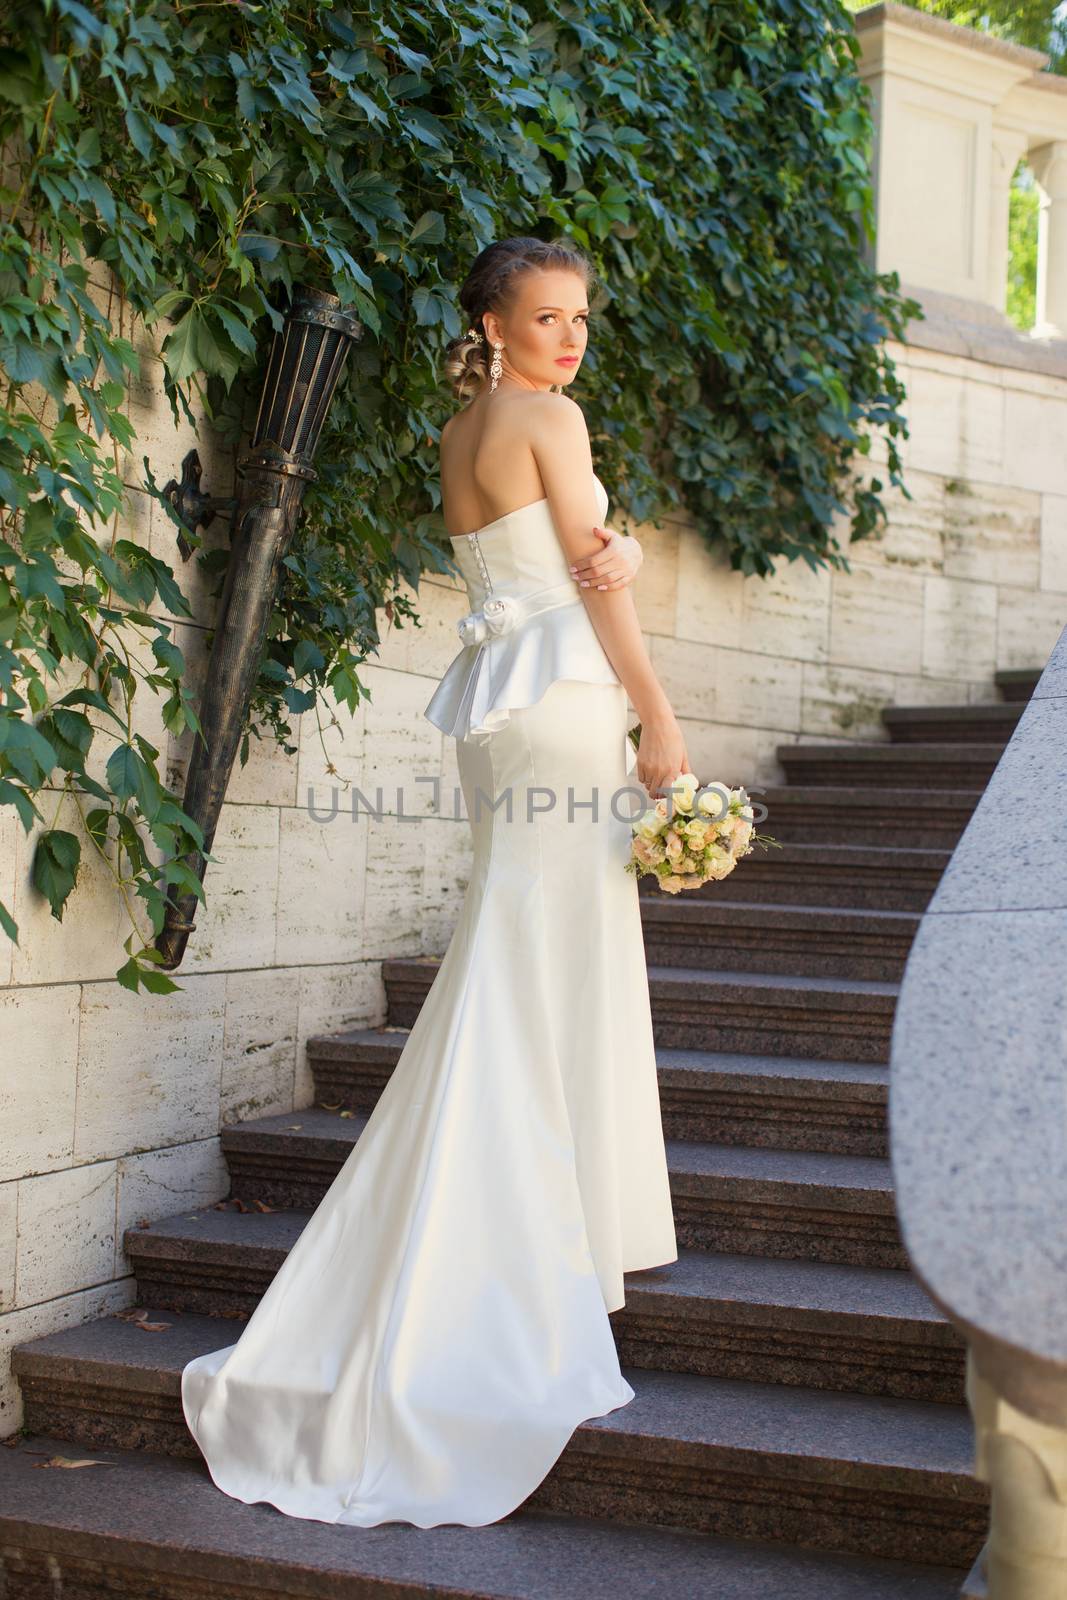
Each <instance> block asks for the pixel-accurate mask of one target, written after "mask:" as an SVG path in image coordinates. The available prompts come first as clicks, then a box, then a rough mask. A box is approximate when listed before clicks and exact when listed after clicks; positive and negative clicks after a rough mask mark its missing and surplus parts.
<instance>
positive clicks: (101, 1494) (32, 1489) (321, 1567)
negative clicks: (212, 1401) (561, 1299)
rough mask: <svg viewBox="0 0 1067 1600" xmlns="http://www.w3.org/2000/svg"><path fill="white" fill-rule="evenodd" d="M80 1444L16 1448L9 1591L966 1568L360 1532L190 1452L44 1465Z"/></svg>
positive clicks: (859, 1597)
mask: <svg viewBox="0 0 1067 1600" xmlns="http://www.w3.org/2000/svg"><path fill="white" fill-rule="evenodd" d="M70 1455H71V1451H70V1448H69V1446H68V1444H67V1442H66V1441H65V1440H63V1439H59V1438H54V1437H49V1436H47V1435H43V1434H42V1435H37V1436H35V1437H33V1438H31V1439H26V1440H22V1441H19V1442H18V1443H17V1445H16V1446H15V1447H14V1448H11V1449H7V1450H0V1563H2V1565H0V1574H2V1576H3V1581H4V1584H5V1589H4V1592H5V1593H6V1594H7V1595H8V1596H10V1600H45V1597H49V1600H52V1597H57V1596H60V1595H62V1596H63V1597H67V1596H69V1597H70V1600H89V1597H90V1596H92V1597H94V1600H95V1597H100V1600H103V1596H105V1595H106V1596H107V1597H108V1600H401V1597H404V1600H415V1597H418V1596H422V1595H425V1596H430V1595H433V1596H434V1597H435V1600H488V1597H489V1596H493V1597H494V1600H571V1597H574V1596H578V1595H581V1596H582V1600H620V1597H622V1596H625V1600H644V1597H649V1600H651V1596H653V1595H659V1596H664V1597H667V1596H669V1597H670V1600H708V1597H709V1596H718V1597H721V1600H730V1597H736V1600H783V1597H785V1596H788V1597H789V1600H958V1594H959V1585H960V1579H961V1577H962V1570H963V1569H962V1565H961V1566H960V1567H958V1568H953V1567H948V1566H943V1565H932V1564H931V1565H917V1564H913V1563H911V1562H908V1561H903V1560H886V1559H878V1558H876V1557H870V1556H862V1555H841V1554H835V1553H831V1552H828V1551H819V1550H812V1549H790V1548H789V1547H788V1546H787V1545H784V1544H781V1543H770V1542H767V1543H764V1542H757V1541H754V1540H745V1541H742V1540H727V1539H723V1538H716V1537H710V1536H707V1535H704V1536H702V1535H700V1534H695V1533H692V1532H688V1531H682V1530H676V1529H672V1528H665V1527H660V1528H657V1527H650V1526H638V1525H634V1526H631V1525H628V1524H625V1523H621V1522H619V1523H607V1522H602V1521H599V1520H593V1519H591V1518H584V1517H561V1516H554V1515H546V1514H544V1513H543V1512H542V1513H539V1512H535V1511H525V1510H519V1511H514V1512H512V1513H511V1515H510V1516H508V1517H505V1518H503V1519H502V1520H501V1521H500V1522H496V1523H490V1524H488V1525H487V1526H484V1527H464V1526H463V1525H462V1524H459V1523H452V1524H449V1525H446V1526H442V1527H437V1528H415V1527H412V1526H410V1525H409V1524H406V1523H398V1522H392V1523H383V1524H381V1525H380V1526H378V1527H376V1528H346V1527H343V1526H340V1525H337V1526H333V1525H330V1524H328V1523H324V1522H313V1521H308V1520H303V1519H299V1518H294V1517H285V1516H281V1515H280V1514H279V1513H278V1512H277V1511H275V1510H274V1508H273V1507H272V1506H270V1505H268V1504H266V1503H261V1504H258V1505H244V1504H243V1503H242V1502H241V1501H238V1500H234V1499H232V1498H231V1497H230V1496H228V1495H223V1494H221V1493H220V1491H219V1490H218V1489H216V1487H215V1485H214V1484H213V1483H212V1481H211V1479H210V1477H209V1476H208V1474H207V1472H206V1470H205V1469H204V1467H203V1465H202V1464H201V1462H199V1461H192V1460H188V1459H182V1458H180V1457H173V1456H165V1455H159V1454H156V1453H147V1452H142V1451H129V1450H118V1449H114V1448H98V1449H94V1450H93V1451H92V1453H91V1456H90V1457H89V1458H88V1459H93V1460H99V1461H101V1462H103V1463H106V1464H105V1465H101V1466H93V1467H85V1468H82V1469H81V1470H79V1471H56V1470H53V1471H45V1472H42V1471H40V1470H39V1469H40V1468H41V1466H42V1465H43V1464H44V1462H45V1461H47V1460H50V1459H53V1458H55V1457H57V1456H59V1457H69V1456H70ZM945 1559H948V1557H947V1556H946V1555H945V1553H944V1552H941V1551H939V1552H938V1560H939V1561H943V1560H945Z"/></svg>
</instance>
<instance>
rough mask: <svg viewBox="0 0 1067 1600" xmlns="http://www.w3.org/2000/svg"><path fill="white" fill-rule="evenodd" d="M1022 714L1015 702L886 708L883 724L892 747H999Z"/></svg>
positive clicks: (1014, 727) (1007, 738)
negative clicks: (933, 744) (934, 744)
mask: <svg viewBox="0 0 1067 1600" xmlns="http://www.w3.org/2000/svg"><path fill="white" fill-rule="evenodd" d="M1022 714H1023V706H1022V705H1020V704H1018V703H1016V704H1014V705H1009V704H997V703H996V701H993V702H991V703H990V704H989V705H973V706H886V707H885V708H884V709H883V711H882V722H883V723H884V724H885V727H886V729H887V731H888V733H889V737H890V739H892V741H893V743H894V744H908V743H913V742H920V743H929V742H931V741H933V740H935V739H936V740H939V741H940V742H941V743H943V744H975V743H979V744H999V745H1001V746H1004V745H1006V744H1007V742H1008V740H1009V739H1010V738H1011V736H1012V734H1013V733H1014V732H1015V729H1016V727H1017V725H1018V722H1019V718H1020V717H1021V716H1022Z"/></svg>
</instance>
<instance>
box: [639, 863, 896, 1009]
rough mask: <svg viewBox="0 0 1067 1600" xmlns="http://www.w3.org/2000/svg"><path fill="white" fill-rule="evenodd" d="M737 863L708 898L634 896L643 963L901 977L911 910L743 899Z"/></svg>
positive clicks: (815, 975)
mask: <svg viewBox="0 0 1067 1600" xmlns="http://www.w3.org/2000/svg"><path fill="white" fill-rule="evenodd" d="M744 866H745V863H742V864H741V865H740V866H738V867H737V868H736V869H735V871H734V872H733V873H732V874H731V875H730V880H729V883H722V884H720V885H718V888H719V894H718V895H715V896H712V895H707V894H705V893H704V891H703V890H701V891H700V892H699V893H695V894H692V895H689V894H681V895H667V894H664V893H662V892H657V893H656V894H655V895H654V896H648V895H643V896H641V917H642V926H643V931H644V939H645V958H646V961H647V963H648V965H649V966H657V965H658V966H665V967H703V966H708V967H715V968H720V969H726V970H730V971H737V972H780V973H784V974H788V975H792V976H796V977H807V978H818V977H842V978H869V979H873V980H874V981H875V982H881V983H896V982H898V981H899V980H900V978H901V977H902V975H903V972H904V963H905V961H906V960H907V959H908V951H909V950H910V949H911V944H912V940H913V939H914V938H915V935H916V933H917V932H918V930H919V916H918V913H916V912H914V911H882V910H871V909H867V910H852V909H845V908H842V907H837V906H825V905H807V906H797V905H789V904H775V903H773V902H764V903H763V904H760V905H751V904H746V903H745V902H744V901H743V900H735V899H734V898H733V895H732V889H733V884H734V881H735V880H736V878H737V877H738V875H739V874H740V873H742V872H743V871H744Z"/></svg>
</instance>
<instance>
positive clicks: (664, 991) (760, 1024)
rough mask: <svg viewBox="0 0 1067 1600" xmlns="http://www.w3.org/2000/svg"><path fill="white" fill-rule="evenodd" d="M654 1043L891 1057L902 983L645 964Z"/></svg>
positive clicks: (769, 1052) (829, 1055) (865, 1058)
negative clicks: (891, 1037) (890, 1052)
mask: <svg viewBox="0 0 1067 1600" xmlns="http://www.w3.org/2000/svg"><path fill="white" fill-rule="evenodd" d="M648 987H649V995H650V998H651V1002H652V1021H653V1025H654V1028H655V1036H656V1043H657V1045H660V1044H662V1045H668V1046H673V1047H675V1048H681V1049H686V1050H726V1051H731V1052H738V1051H740V1052H744V1053H746V1054H753V1055H764V1054H766V1055H795V1056H807V1057H810V1058H812V1059H818V1060H824V1061H835V1060H848V1061H882V1062H887V1061H888V1060H889V1040H890V1035H891V1034H892V1030H893V1014H894V1011H895V1008H896V1002H897V995H898V993H899V989H900V986H899V984H896V983H876V982H874V981H872V980H869V979H861V978H836V977H835V978H800V977H792V976H789V975H783V974H781V973H767V972H745V973H739V972H728V971H718V972H716V971H704V970H694V969H691V968H690V969H687V968H684V967H662V966H650V967H649V968H648Z"/></svg>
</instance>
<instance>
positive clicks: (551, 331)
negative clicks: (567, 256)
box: [482, 267, 589, 389]
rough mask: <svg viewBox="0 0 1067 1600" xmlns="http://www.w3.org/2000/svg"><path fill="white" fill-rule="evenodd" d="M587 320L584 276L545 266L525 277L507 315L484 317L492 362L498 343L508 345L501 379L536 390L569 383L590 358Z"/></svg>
mask: <svg viewBox="0 0 1067 1600" xmlns="http://www.w3.org/2000/svg"><path fill="white" fill-rule="evenodd" d="M588 317H589V305H588V302H587V298H586V288H585V283H584V281H583V279H582V277H581V275H580V274H579V273H577V272H570V271H566V270H564V269H562V268H554V269H552V270H551V271H549V270H546V269H545V268H541V267H539V268H537V269H536V270H534V271H530V272H524V273H523V274H522V276H521V277H520V278H519V280H518V283H517V285H516V292H515V298H514V300H513V302H512V304H511V305H510V306H509V308H508V310H507V312H506V313H505V314H504V315H503V316H499V315H498V314H497V313H496V312H495V311H487V312H486V313H485V315H484V317H483V318H482V323H483V326H484V328H485V334H486V338H487V339H488V340H489V346H490V348H489V357H490V359H492V356H493V350H492V346H493V344H494V343H496V342H499V341H501V340H503V343H504V348H503V350H502V351H501V352H500V359H501V362H502V363H503V371H502V374H501V376H502V377H508V378H510V379H512V380H513V381H514V382H516V383H520V384H522V385H523V387H525V388H531V389H548V388H550V387H551V385H552V384H554V383H559V384H565V383H570V381H571V379H572V378H573V377H574V375H575V373H576V372H577V371H578V368H579V367H580V366H581V364H582V357H583V355H584V354H585V347H586V343H587V341H588V338H589V329H588Z"/></svg>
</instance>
